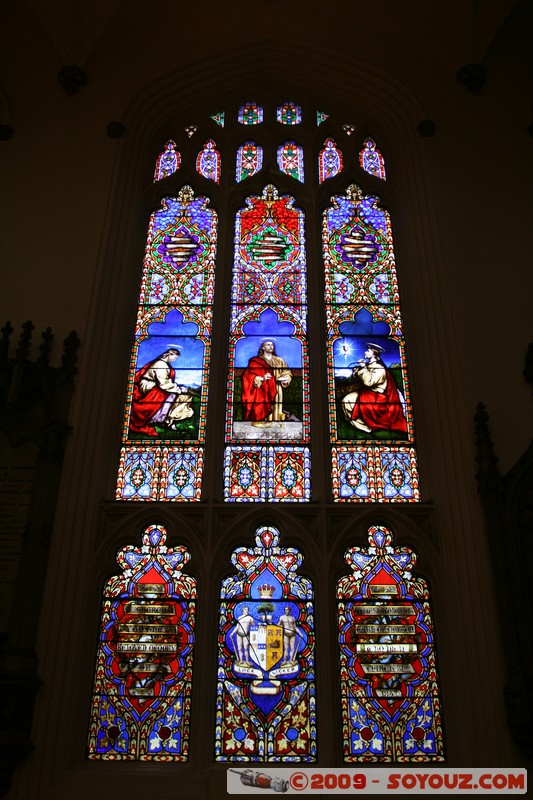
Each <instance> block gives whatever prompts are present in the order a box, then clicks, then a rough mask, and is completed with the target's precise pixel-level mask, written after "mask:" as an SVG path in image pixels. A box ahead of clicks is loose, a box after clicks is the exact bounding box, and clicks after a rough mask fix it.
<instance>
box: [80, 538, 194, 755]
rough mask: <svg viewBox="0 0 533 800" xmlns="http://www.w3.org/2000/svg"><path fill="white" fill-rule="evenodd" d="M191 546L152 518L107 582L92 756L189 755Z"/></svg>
mask: <svg viewBox="0 0 533 800" xmlns="http://www.w3.org/2000/svg"><path fill="white" fill-rule="evenodd" d="M189 558H190V556H189V553H188V551H187V550H186V549H185V548H184V547H179V546H178V547H167V545H166V531H165V529H164V528H163V527H162V526H161V525H151V526H150V527H149V528H147V529H146V531H145V532H144V535H143V537H142V547H132V546H128V547H125V548H124V549H123V550H120V551H119V553H118V554H117V562H118V564H119V566H120V568H121V569H122V570H123V572H122V573H121V574H119V575H114V576H113V577H112V578H111V579H110V580H109V581H108V582H107V584H106V586H105V589H104V600H103V606H102V616H101V628H100V643H99V648H98V656H97V663H96V677H95V683H94V692H93V700H92V709H91V726H90V733H89V748H88V750H89V752H88V754H89V758H93V759H97V758H101V759H106V760H110V761H131V760H140V761H149V760H153V761H186V760H187V755H188V747H189V718H190V696H191V679H192V655H193V645H194V612H195V597H196V583H195V580H194V578H191V577H189V576H188V575H183V573H182V570H183V567H184V566H185V565H186V564H187V562H188V561H189Z"/></svg>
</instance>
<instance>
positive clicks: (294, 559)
mask: <svg viewBox="0 0 533 800" xmlns="http://www.w3.org/2000/svg"><path fill="white" fill-rule="evenodd" d="M255 543H256V544H255V547H253V548H249V549H247V548H246V547H239V548H238V549H237V550H235V551H234V553H233V555H232V563H233V565H234V567H235V568H236V570H237V571H236V573H235V574H233V575H230V576H229V577H228V578H226V579H225V580H224V581H223V583H222V587H221V592H220V624H219V635H218V685H217V710H216V728H215V758H216V760H217V761H284V762H312V761H315V760H316V753H317V745H316V702H315V671H314V668H315V665H314V646H315V637H314V610H313V587H312V584H311V582H310V581H309V580H308V579H307V578H304V577H302V576H301V575H299V574H298V572H299V568H300V566H301V564H302V560H303V557H302V555H301V553H300V552H299V551H298V550H296V549H294V548H283V547H281V546H280V534H279V531H278V530H277V529H276V528H273V527H266V526H265V527H261V528H259V529H258V530H257V531H256V534H255Z"/></svg>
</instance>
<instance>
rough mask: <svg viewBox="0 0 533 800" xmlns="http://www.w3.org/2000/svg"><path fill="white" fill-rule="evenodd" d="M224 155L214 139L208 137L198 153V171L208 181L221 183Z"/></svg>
mask: <svg viewBox="0 0 533 800" xmlns="http://www.w3.org/2000/svg"><path fill="white" fill-rule="evenodd" d="M221 164H222V157H221V155H220V153H219V151H218V150H217V147H216V143H215V142H214V141H213V139H208V140H207V141H206V143H205V144H204V146H203V148H202V149H201V150H200V152H199V153H198V157H197V159H196V171H197V172H198V173H199V174H200V175H202V176H203V177H204V178H206V179H207V180H208V181H215V183H220V170H221Z"/></svg>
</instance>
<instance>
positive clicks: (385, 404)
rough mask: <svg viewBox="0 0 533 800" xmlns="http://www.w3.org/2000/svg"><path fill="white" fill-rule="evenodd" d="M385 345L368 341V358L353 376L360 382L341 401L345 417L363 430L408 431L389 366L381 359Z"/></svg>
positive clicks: (365, 358)
mask: <svg viewBox="0 0 533 800" xmlns="http://www.w3.org/2000/svg"><path fill="white" fill-rule="evenodd" d="M382 352H383V348H382V347H381V346H380V345H378V344H373V343H372V342H369V343H368V345H367V349H366V350H365V357H364V359H361V360H360V361H359V362H358V364H357V366H356V367H354V369H353V373H352V377H353V378H354V379H355V380H356V381H357V382H358V383H359V384H360V388H359V389H358V390H357V391H355V392H350V393H349V394H347V395H346V396H345V397H344V398H343V400H342V409H343V412H344V416H345V417H346V419H347V420H348V421H349V422H350V423H351V424H352V425H353V426H354V428H357V429H358V430H360V431H364V433H371V432H372V431H375V430H390V431H401V432H403V433H406V432H407V420H406V418H405V414H404V410H403V406H402V402H401V399H400V394H399V392H398V388H397V386H396V383H395V381H394V378H393V376H392V374H391V372H390V370H389V369H387V367H386V366H385V364H384V363H383V361H382V359H381V353H382Z"/></svg>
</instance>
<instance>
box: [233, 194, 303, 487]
mask: <svg viewBox="0 0 533 800" xmlns="http://www.w3.org/2000/svg"><path fill="white" fill-rule="evenodd" d="M306 285H307V282H306V261H305V232H304V215H303V212H302V211H301V210H299V209H296V208H295V207H294V201H293V198H291V197H289V196H287V195H286V196H280V195H279V193H278V191H277V189H276V188H275V187H274V186H272V185H268V186H266V187H265V189H264V190H263V193H262V195H261V196H260V197H259V196H252V197H249V198H248V199H247V206H246V208H245V209H242V210H241V211H239V212H238V213H237V217H236V223H235V255H234V268H233V281H232V307H231V322H230V343H229V386H228V406H227V417H226V444H227V445H228V446H227V448H226V456H225V474H224V494H225V498H226V500H230V501H231V500H239V501H254V500H267V499H268V500H272V501H280V500H283V501H289V502H298V501H302V500H307V499H309V496H310V474H309V471H310V465H309V459H310V457H309V450H308V447H307V445H308V442H309V416H310V414H309V388H308V386H309V384H308V352H307V288H306Z"/></svg>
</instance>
